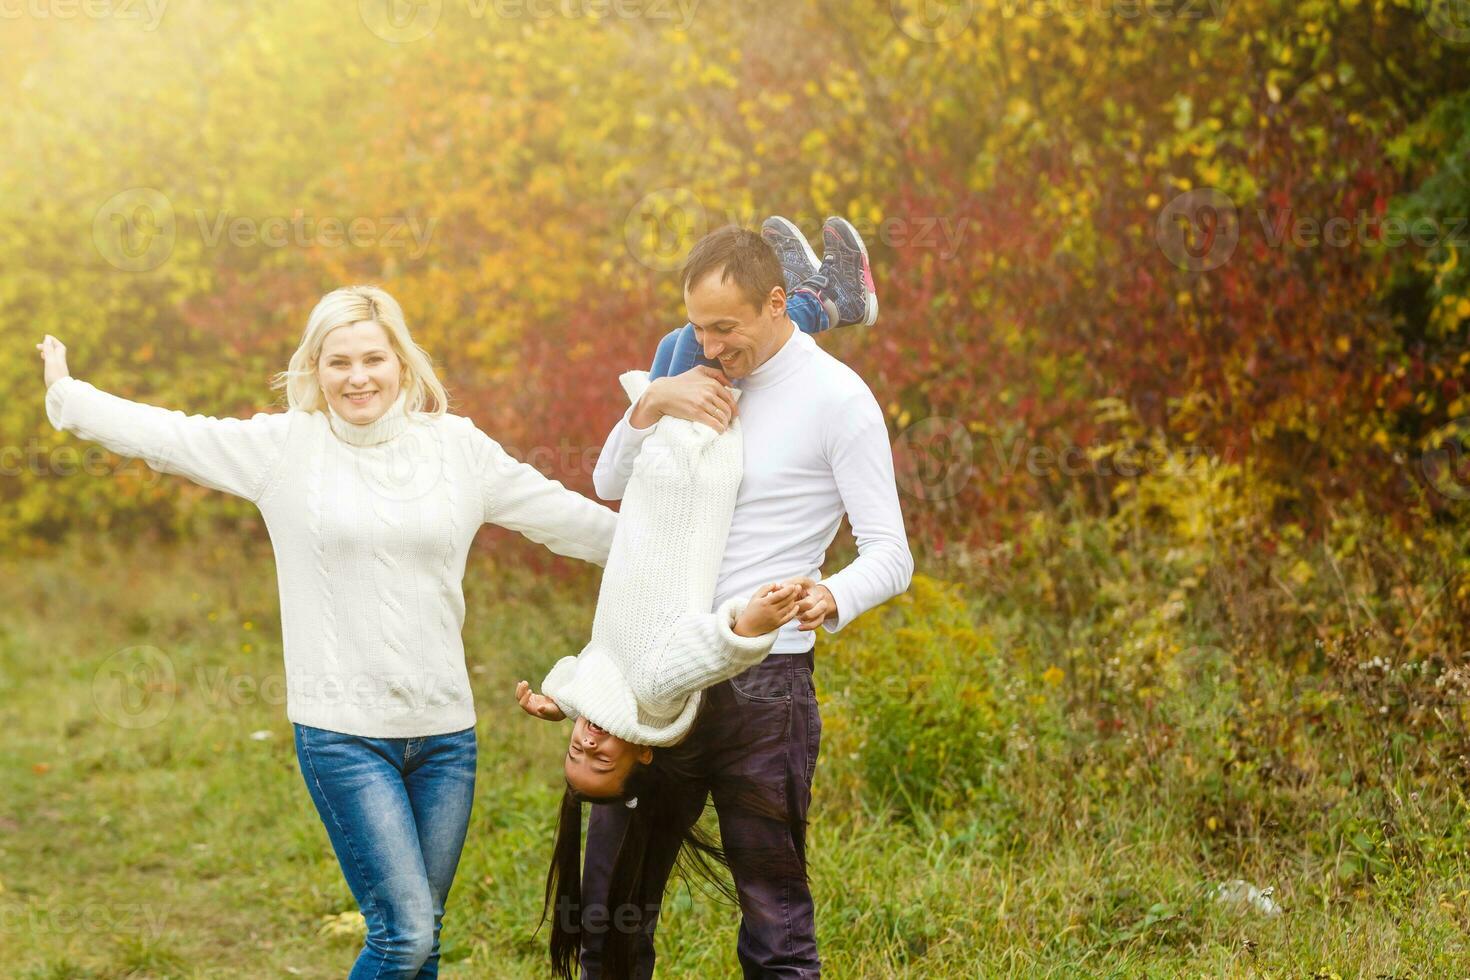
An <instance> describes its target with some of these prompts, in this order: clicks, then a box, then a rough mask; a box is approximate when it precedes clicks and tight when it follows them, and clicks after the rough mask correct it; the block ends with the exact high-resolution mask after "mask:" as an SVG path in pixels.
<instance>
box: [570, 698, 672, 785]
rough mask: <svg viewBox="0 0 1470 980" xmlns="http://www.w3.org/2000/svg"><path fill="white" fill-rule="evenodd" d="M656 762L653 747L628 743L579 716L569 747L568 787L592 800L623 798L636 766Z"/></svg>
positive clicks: (573, 727)
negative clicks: (624, 786) (625, 786)
mask: <svg viewBox="0 0 1470 980" xmlns="http://www.w3.org/2000/svg"><path fill="white" fill-rule="evenodd" d="M652 759H653V747H652V746H648V745H638V744H637V743H634V742H629V741H625V740H624V739H621V738H618V736H616V735H614V734H612V733H611V732H609V731H606V730H604V729H602V728H599V727H598V726H597V725H596V724H595V723H593V722H591V721H588V720H587V718H586V716H585V715H582V716H578V718H577V721H576V724H574V725H573V726H572V738H571V742H570V743H569V744H568V745H567V757H566V764H565V767H564V768H565V771H566V778H567V785H568V786H570V787H571V788H572V789H574V790H576V791H577V792H578V793H581V794H582V795H583V796H586V797H589V798H591V799H604V798H607V797H615V796H620V795H621V794H622V791H623V782H624V780H626V779H627V778H628V773H629V772H631V771H632V769H633V766H634V764H635V763H639V762H642V763H647V762H649V761H650V760H652Z"/></svg>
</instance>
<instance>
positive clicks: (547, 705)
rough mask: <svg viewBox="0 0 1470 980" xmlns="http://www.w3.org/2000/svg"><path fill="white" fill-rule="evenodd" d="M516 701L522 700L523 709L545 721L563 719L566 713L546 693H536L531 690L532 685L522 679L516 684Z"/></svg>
mask: <svg viewBox="0 0 1470 980" xmlns="http://www.w3.org/2000/svg"><path fill="white" fill-rule="evenodd" d="M516 701H518V702H520V705H521V709H522V710H523V711H525V712H526V714H528V715H534V716H535V717H537V718H541V719H543V720H545V721H562V720H563V719H565V718H566V713H565V712H563V711H562V710H561V705H559V704H557V703H556V702H555V701H553V700H551V698H548V697H547V696H546V695H544V694H536V693H534V692H533V691H532V690H531V685H530V684H528V683H527V682H526V681H521V682H520V683H519V684H517V685H516Z"/></svg>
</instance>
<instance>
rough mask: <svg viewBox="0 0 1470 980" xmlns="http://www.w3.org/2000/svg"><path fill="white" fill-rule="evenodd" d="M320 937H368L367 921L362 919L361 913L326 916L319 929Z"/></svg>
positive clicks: (317, 931) (322, 919) (323, 917)
mask: <svg viewBox="0 0 1470 980" xmlns="http://www.w3.org/2000/svg"><path fill="white" fill-rule="evenodd" d="M316 934H317V935H318V936H342V937H345V938H348V939H356V938H361V937H362V936H365V935H367V920H366V919H364V918H363V917H362V913H361V912H357V911H352V912H342V913H339V914H337V915H324V916H322V918H321V925H320V926H318V927H317V930H316Z"/></svg>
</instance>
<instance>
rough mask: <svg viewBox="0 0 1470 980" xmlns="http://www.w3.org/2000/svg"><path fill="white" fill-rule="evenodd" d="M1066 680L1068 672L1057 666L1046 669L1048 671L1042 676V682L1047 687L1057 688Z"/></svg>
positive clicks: (1053, 665) (1043, 672)
mask: <svg viewBox="0 0 1470 980" xmlns="http://www.w3.org/2000/svg"><path fill="white" fill-rule="evenodd" d="M1066 678H1067V672H1066V671H1064V670H1062V668H1060V667H1058V666H1057V665H1056V664H1052V665H1051V666H1050V667H1048V668H1046V670H1044V671H1042V674H1041V681H1042V683H1043V684H1045V685H1046V686H1047V687H1057V686H1059V685H1060V684H1061V683H1062V681H1064V680H1066Z"/></svg>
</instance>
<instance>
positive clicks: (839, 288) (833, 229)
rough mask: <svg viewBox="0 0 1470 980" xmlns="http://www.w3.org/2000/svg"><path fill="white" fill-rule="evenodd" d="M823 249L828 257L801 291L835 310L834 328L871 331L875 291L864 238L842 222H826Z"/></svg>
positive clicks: (875, 308) (874, 310) (876, 311)
mask: <svg viewBox="0 0 1470 980" xmlns="http://www.w3.org/2000/svg"><path fill="white" fill-rule="evenodd" d="M822 246H823V248H824V249H825V250H826V253H827V254H826V255H824V256H823V257H822V265H821V268H819V269H818V270H817V272H816V274H815V275H813V276H812V277H811V278H810V279H808V280H806V281H805V282H803V283H802V284H801V285H802V288H803V289H810V290H812V291H813V292H815V293H816V294H817V296H818V297H819V298H820V299H822V300H823V301H824V303H825V302H826V301H830V302H831V303H832V305H833V306H835V307H836V308H837V323H836V324H834V326H839V327H845V326H848V325H849V324H861V325H862V326H865V327H871V326H872V325H873V324H874V323H876V322H878V291H877V289H876V288H874V286H873V270H872V267H871V266H870V265H869V264H868V247H867V246H866V245H864V244H863V236H861V235H859V234H858V232H857V229H856V228H854V227H853V226H852V222H850V221H848V220H846V219H845V218H828V219H827V221H826V223H825V224H823V225H822Z"/></svg>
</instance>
